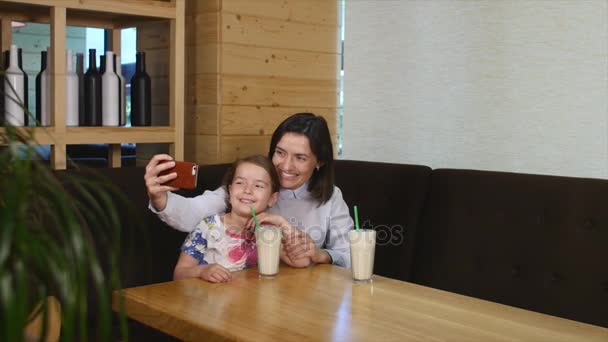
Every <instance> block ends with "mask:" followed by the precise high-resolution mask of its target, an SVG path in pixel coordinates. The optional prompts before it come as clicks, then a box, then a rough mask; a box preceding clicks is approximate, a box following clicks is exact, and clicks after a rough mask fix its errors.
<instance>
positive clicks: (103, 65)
mask: <svg viewBox="0 0 608 342" xmlns="http://www.w3.org/2000/svg"><path fill="white" fill-rule="evenodd" d="M105 72H106V55H99V74H100V75H103V74H104V73H105Z"/></svg>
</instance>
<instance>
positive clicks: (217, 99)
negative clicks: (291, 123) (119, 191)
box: [185, 0, 340, 164]
mask: <svg viewBox="0 0 608 342" xmlns="http://www.w3.org/2000/svg"><path fill="white" fill-rule="evenodd" d="M338 34H339V15H338V0H256V1H251V0H188V1H187V2H186V114H185V115H186V118H185V123H186V124H185V159H187V160H192V161H196V162H198V163H200V164H214V163H224V162H232V161H233V160H235V159H236V158H239V157H242V156H246V155H250V154H254V153H261V154H266V153H267V152H268V145H269V142H270V136H271V134H272V132H273V130H274V129H275V128H276V126H277V125H278V124H279V123H280V122H281V121H282V120H283V119H284V118H285V117H287V116H288V115H289V114H291V113H295V112H301V111H311V112H314V113H317V114H320V115H323V116H324V117H326V119H327V120H328V122H329V124H330V129H331V130H332V134H333V136H334V141H335V140H336V139H335V136H336V122H337V119H336V115H337V105H338V104H337V102H338V75H339V74H338V66H339V64H338V63H339V58H340V55H339V54H340V48H339V40H338V37H339V36H338Z"/></svg>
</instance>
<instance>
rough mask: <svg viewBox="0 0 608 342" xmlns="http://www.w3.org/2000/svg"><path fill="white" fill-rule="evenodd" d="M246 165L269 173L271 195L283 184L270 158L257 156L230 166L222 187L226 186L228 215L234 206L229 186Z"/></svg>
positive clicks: (238, 160)
mask: <svg viewBox="0 0 608 342" xmlns="http://www.w3.org/2000/svg"><path fill="white" fill-rule="evenodd" d="M245 163H250V164H253V165H257V166H259V167H261V168H262V169H264V170H266V172H268V175H269V176H270V190H271V193H275V192H278V191H279V189H280V188H281V183H280V182H279V175H278V174H277V170H276V169H275V168H274V165H273V164H272V162H271V161H270V160H269V159H268V158H266V157H264V156H263V155H260V154H256V155H253V156H249V157H244V158H241V159H237V160H236V161H235V162H234V163H232V165H231V166H230V168H229V169H228V171H226V174H225V175H224V180H223V182H222V185H223V186H224V189H225V190H226V212H227V213H228V212H230V211H231V210H232V205H231V204H230V187H229V185H230V184H232V181H233V180H234V175H235V174H236V169H238V167H239V165H241V164H245Z"/></svg>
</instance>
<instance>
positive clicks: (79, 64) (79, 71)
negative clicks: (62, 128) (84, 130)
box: [76, 52, 85, 126]
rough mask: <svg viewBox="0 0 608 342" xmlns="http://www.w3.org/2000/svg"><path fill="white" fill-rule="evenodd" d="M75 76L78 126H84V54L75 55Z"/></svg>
mask: <svg viewBox="0 0 608 342" xmlns="http://www.w3.org/2000/svg"><path fill="white" fill-rule="evenodd" d="M76 76H77V77H78V124H79V125H80V126H83V125H84V121H85V119H84V115H85V111H84V54H83V53H80V52H79V53H77V54H76Z"/></svg>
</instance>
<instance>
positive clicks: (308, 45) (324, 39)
mask: <svg viewBox="0 0 608 342" xmlns="http://www.w3.org/2000/svg"><path fill="white" fill-rule="evenodd" d="M221 20H222V21H221V37H222V42H224V43H235V44H242V45H254V46H260V47H271V48H280V49H294V50H304V51H315V52H326V53H334V54H337V53H339V52H340V50H339V45H338V28H337V26H324V25H316V24H305V23H296V22H291V21H286V20H277V19H272V18H262V17H255V16H248V15H240V14H232V13H222V19H221Z"/></svg>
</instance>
